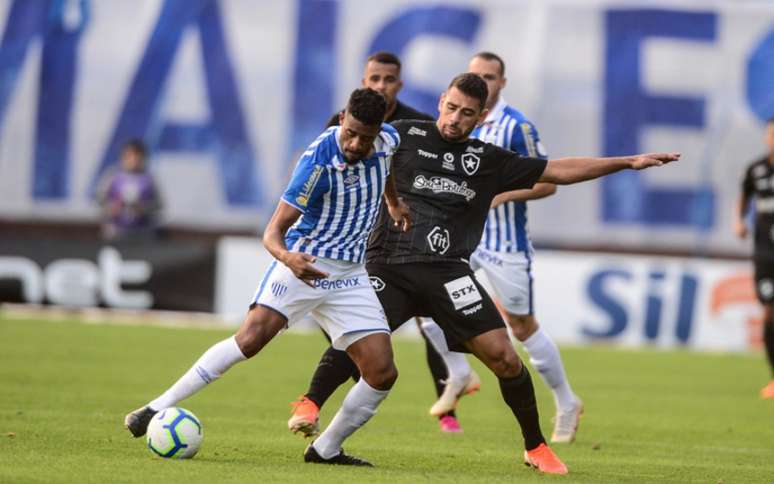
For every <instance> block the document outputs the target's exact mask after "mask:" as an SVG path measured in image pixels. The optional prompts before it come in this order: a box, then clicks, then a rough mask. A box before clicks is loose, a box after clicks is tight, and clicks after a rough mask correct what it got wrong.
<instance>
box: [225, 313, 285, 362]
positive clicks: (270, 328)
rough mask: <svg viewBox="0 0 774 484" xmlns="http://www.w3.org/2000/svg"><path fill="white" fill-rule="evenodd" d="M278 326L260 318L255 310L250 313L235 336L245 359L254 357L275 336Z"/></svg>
mask: <svg viewBox="0 0 774 484" xmlns="http://www.w3.org/2000/svg"><path fill="white" fill-rule="evenodd" d="M278 324H279V323H276V322H274V321H270V320H266V318H262V317H261V315H260V314H259V313H258V312H257V311H255V310H252V311H250V312H249V313H248V314H247V317H246V318H245V321H244V322H243V323H242V326H240V327H239V330H237V332H236V335H235V339H236V343H237V346H239V349H240V350H241V351H242V354H244V355H245V357H246V358H252V357H253V356H255V355H256V354H257V353H258V352H259V351H261V349H262V348H263V347H264V346H265V345H266V343H268V342H269V341H270V340H271V339H272V338H273V337H274V335H275V334H277V331H278V328H276V326H277V325H278Z"/></svg>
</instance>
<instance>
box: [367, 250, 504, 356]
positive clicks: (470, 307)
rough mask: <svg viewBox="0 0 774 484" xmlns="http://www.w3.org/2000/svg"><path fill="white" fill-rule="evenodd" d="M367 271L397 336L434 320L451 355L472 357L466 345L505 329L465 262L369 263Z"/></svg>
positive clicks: (495, 309)
mask: <svg viewBox="0 0 774 484" xmlns="http://www.w3.org/2000/svg"><path fill="white" fill-rule="evenodd" d="M366 270H367V271H368V274H369V276H370V277H371V284H372V285H373V287H374V290H376V295H377V296H378V297H379V301H380V302H381V303H382V307H383V308H384V313H385V314H386V316H387V322H388V323H389V325H390V329H392V330H393V331H394V330H396V329H397V328H398V327H400V325H402V324H403V323H404V322H406V321H407V320H408V319H410V318H412V317H414V316H426V317H431V318H433V319H434V320H435V322H436V323H438V325H439V326H440V327H441V329H443V332H444V334H445V335H446V341H447V343H448V344H449V348H450V349H451V350H453V351H468V350H467V349H466V348H465V345H464V342H465V341H468V340H469V339H471V338H473V337H474V336H478V335H479V334H482V333H486V332H487V331H491V330H493V329H500V328H505V322H504V321H503V319H502V317H501V316H500V313H499V312H498V311H497V307H496V306H495V305H494V303H493V302H492V299H491V298H490V297H489V294H487V293H486V291H485V290H484V288H483V287H482V286H481V284H480V283H479V282H478V281H477V280H476V277H475V276H474V275H473V271H472V270H471V268H470V266H469V265H468V264H466V263H464V262H462V261H460V262H455V261H449V262H413V263H409V264H381V263H371V264H367V265H366Z"/></svg>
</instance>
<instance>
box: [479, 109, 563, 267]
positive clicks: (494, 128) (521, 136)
mask: <svg viewBox="0 0 774 484" xmlns="http://www.w3.org/2000/svg"><path fill="white" fill-rule="evenodd" d="M470 137H471V138H477V139H480V140H481V141H485V142H487V143H492V144H494V145H497V146H499V147H501V148H505V149H507V150H511V151H514V152H516V153H518V154H520V155H522V156H529V157H532V158H542V159H546V158H547V157H548V155H547V154H546V151H545V149H544V148H543V145H542V144H541V142H540V137H539V136H538V132H537V129H535V125H533V124H532V123H531V122H530V121H529V120H528V119H527V118H526V117H525V116H524V115H523V114H522V113H521V112H519V111H517V110H516V109H514V108H512V107H511V106H509V105H508V104H507V103H506V102H505V100H504V99H503V98H500V100H499V101H498V102H497V104H496V105H495V106H494V108H492V111H491V112H490V113H489V115H488V116H487V118H486V120H485V121H484V122H483V123H481V124H480V125H478V126H476V129H474V130H473V132H472V133H471V134H470ZM480 246H481V247H484V248H486V249H487V250H493V251H500V252H511V253H512V252H522V251H524V252H527V253H532V251H533V249H532V242H530V240H529V234H528V232H527V204H526V202H506V203H503V204H501V205H499V206H497V207H495V208H493V209H491V210H489V215H488V217H487V220H486V225H485V226H484V234H483V236H482V237H481V244H480Z"/></svg>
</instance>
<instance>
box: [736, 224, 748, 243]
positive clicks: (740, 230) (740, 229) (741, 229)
mask: <svg viewBox="0 0 774 484" xmlns="http://www.w3.org/2000/svg"><path fill="white" fill-rule="evenodd" d="M734 233H735V234H736V236H737V237H739V238H740V239H744V238H746V237H747V224H746V223H744V220H737V221H736V222H734Z"/></svg>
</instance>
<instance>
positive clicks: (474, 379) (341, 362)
mask: <svg viewBox="0 0 774 484" xmlns="http://www.w3.org/2000/svg"><path fill="white" fill-rule="evenodd" d="M361 83H362V86H363V87H369V88H371V89H374V90H375V91H377V92H379V93H380V94H382V95H383V96H384V98H385V100H386V101H387V111H386V113H385V118H384V122H385V123H390V122H393V121H400V120H405V119H424V120H428V121H433V120H434V118H433V117H432V116H430V115H428V114H425V113H422V112H420V111H417V110H416V109H414V108H412V107H411V106H409V105H407V104H404V103H402V102H400V100H399V99H398V93H399V92H400V90H401V88H402V87H403V81H402V80H401V62H400V59H399V58H398V57H397V56H396V55H395V54H392V53H390V52H376V53H374V54H372V55H370V56H368V59H366V65H365V69H364V71H363V79H362V81H361ZM340 114H341V112H337V113H336V114H334V115H333V116H331V118H330V119H329V120H328V127H330V126H337V125H338V124H339V119H340V117H341V116H340ZM422 335H423V336H424V337H425V346H426V355H427V364H428V366H429V367H430V372H431V374H432V377H433V383H434V386H435V391H436V394H437V395H438V397H439V398H440V397H441V395H442V393H443V391H444V383H442V382H444V381H446V379H447V377H448V374H447V371H446V369H447V367H449V368H451V367H454V368H456V369H457V374H458V375H462V376H463V377H464V378H465V381H466V385H465V388H464V389H463V390H464V392H466V393H471V392H474V391H476V390H478V388H479V387H480V380H479V378H478V375H477V374H476V373H475V372H474V371H473V370H472V369H471V368H470V366H469V365H468V364H467V360H466V359H465V358H464V357H463V358H462V360H460V359H459V358H456V356H457V355H456V354H451V353H450V357H449V358H450V361H444V360H443V359H442V358H441V355H439V354H438V352H437V351H436V350H435V349H434V347H433V344H431V343H430V342H429V338H430V336H428V335H427V334H426V333H425V332H424V331H423V332H422ZM323 361H325V362H326V365H327V366H328V367H330V368H336V369H337V370H338V371H337V374H336V375H330V374H328V375H326V376H327V377H326V378H322V376H321V375H322V369H320V370H318V371H316V372H315V373H314V375H312V380H311V381H310V382H309V388H308V389H307V391H306V393H305V394H304V395H301V396H300V397H299V398H298V399H297V400H296V401H294V402H293V403H291V406H292V408H293V410H292V413H291V415H290V418H289V419H288V428H289V429H290V431H291V432H293V433H300V434H301V435H303V436H304V437H311V436H314V435H316V434H317V433H318V432H319V423H318V422H319V415H320V409H321V408H322V406H323V405H325V402H326V401H327V400H328V399H329V398H330V397H331V395H333V393H334V392H335V391H336V389H337V388H338V387H339V386H340V385H341V384H342V383H344V382H346V381H347V380H348V379H349V378H350V377H351V378H353V379H355V380H357V379H358V378H359V377H360V375H359V373H358V371H357V368H356V367H355V365H354V364H353V363H352V361H351V360H350V359H349V358H348V357H347V355H346V353H344V352H343V351H338V350H336V349H335V348H333V347H329V348H327V349H326V350H325V354H324V355H323ZM460 361H461V363H460ZM455 363H456V364H455ZM463 364H464V366H463ZM437 417H438V422H439V425H440V429H441V431H442V432H449V433H457V432H462V427H460V424H459V421H458V420H457V416H456V414H455V412H454V410H453V409H452V410H449V411H447V412H443V413H442V414H439V415H437Z"/></svg>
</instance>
